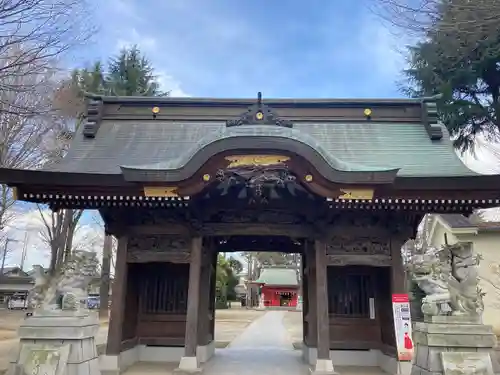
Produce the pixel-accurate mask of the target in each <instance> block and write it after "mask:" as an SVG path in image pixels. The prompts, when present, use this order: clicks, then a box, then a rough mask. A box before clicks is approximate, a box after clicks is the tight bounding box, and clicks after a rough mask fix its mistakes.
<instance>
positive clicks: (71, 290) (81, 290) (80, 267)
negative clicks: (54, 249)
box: [30, 250, 99, 310]
mask: <svg viewBox="0 0 500 375" xmlns="http://www.w3.org/2000/svg"><path fill="white" fill-rule="evenodd" d="M98 266H99V262H98V260H97V257H96V253H94V252H89V251H81V250H77V251H74V252H73V254H72V255H71V257H70V259H69V260H68V261H67V262H66V263H64V264H63V266H62V267H61V269H60V270H59V271H58V272H57V273H56V274H55V275H54V276H53V277H49V276H47V275H45V274H44V273H43V272H42V270H41V267H38V268H35V286H34V288H33V289H32V290H31V292H30V300H31V301H32V302H33V304H34V306H35V308H38V309H42V310H57V309H59V308H62V309H63V310H80V309H82V308H86V297H87V288H88V285H89V284H90V281H91V280H92V278H93V277H95V276H96V274H97V269H98ZM60 299H62V300H61V301H62V302H60Z"/></svg>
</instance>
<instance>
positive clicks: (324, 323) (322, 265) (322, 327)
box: [314, 241, 330, 359]
mask: <svg viewBox="0 0 500 375" xmlns="http://www.w3.org/2000/svg"><path fill="white" fill-rule="evenodd" d="M314 247H315V250H316V259H315V260H316V262H315V263H316V308H317V314H316V315H317V317H316V319H317V322H316V329H317V330H318V331H317V333H316V337H317V340H318V342H317V348H318V359H330V322H329V317H328V290H327V287H328V284H327V277H326V267H327V258H326V244H325V243H324V242H322V241H316V242H315V246H314Z"/></svg>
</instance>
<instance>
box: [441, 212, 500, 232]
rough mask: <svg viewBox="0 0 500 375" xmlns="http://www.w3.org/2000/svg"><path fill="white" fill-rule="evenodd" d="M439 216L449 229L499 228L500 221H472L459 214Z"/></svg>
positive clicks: (480, 229)
mask: <svg viewBox="0 0 500 375" xmlns="http://www.w3.org/2000/svg"><path fill="white" fill-rule="evenodd" d="M439 216H440V217H441V219H442V220H444V222H445V223H446V224H447V225H448V226H449V227H450V228H451V229H462V228H477V229H478V231H485V232H486V231H496V230H500V222H496V221H481V222H478V223H473V222H472V221H471V220H469V219H468V218H467V217H465V216H464V215H460V214H443V215H439Z"/></svg>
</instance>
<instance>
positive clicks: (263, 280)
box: [254, 268, 299, 286]
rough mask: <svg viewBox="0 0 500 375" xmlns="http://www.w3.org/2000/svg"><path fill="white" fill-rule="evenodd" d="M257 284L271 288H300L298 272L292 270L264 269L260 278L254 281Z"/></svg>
mask: <svg viewBox="0 0 500 375" xmlns="http://www.w3.org/2000/svg"><path fill="white" fill-rule="evenodd" d="M254 283H257V284H265V285H268V286H269V285H270V286H298V285H299V282H298V280H297V271H296V270H295V269H292V268H264V269H262V271H261V274H260V277H259V278H258V279H257V280H255V281H254Z"/></svg>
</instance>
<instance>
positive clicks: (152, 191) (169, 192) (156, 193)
mask: <svg viewBox="0 0 500 375" xmlns="http://www.w3.org/2000/svg"><path fill="white" fill-rule="evenodd" d="M144 195H145V196H146V197H178V196H179V194H177V187H174V186H168V187H166V186H146V187H144Z"/></svg>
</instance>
